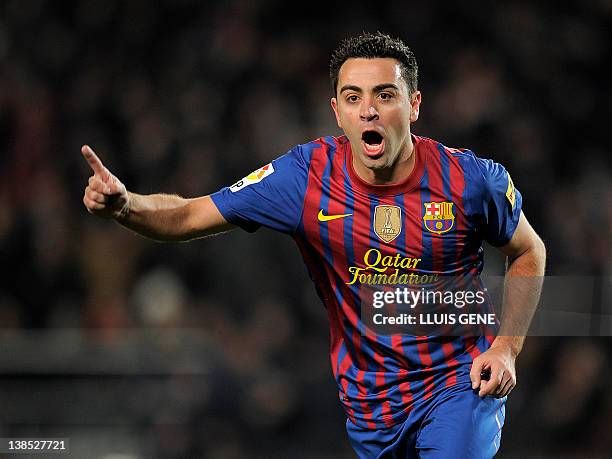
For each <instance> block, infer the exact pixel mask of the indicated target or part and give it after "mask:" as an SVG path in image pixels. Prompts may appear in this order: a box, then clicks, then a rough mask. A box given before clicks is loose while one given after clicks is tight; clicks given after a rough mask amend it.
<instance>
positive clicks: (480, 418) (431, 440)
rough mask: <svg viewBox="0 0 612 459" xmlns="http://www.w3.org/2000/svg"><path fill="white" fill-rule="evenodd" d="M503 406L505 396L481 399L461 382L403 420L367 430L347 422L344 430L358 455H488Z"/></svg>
mask: <svg viewBox="0 0 612 459" xmlns="http://www.w3.org/2000/svg"><path fill="white" fill-rule="evenodd" d="M505 405H506V397H504V398H502V399H497V398H493V397H485V398H480V397H479V396H478V392H477V391H475V390H472V387H471V385H470V384H469V383H467V384H466V383H459V384H457V385H455V386H451V387H448V388H445V389H443V390H441V391H439V392H437V393H435V394H434V395H432V396H431V397H430V398H429V399H427V400H424V401H419V402H417V403H415V405H414V408H413V410H412V411H411V412H410V414H409V416H408V418H407V419H406V420H405V421H404V422H403V423H400V424H397V425H395V426H393V427H389V428H385V429H379V430H370V429H366V428H362V427H358V426H356V425H355V424H353V423H352V422H351V421H350V420H347V423H346V430H347V432H348V435H349V440H350V442H351V445H352V446H353V448H354V449H355V451H356V452H357V455H358V456H359V457H360V458H362V459H366V458H367V459H374V458H379V459H383V458H384V459H399V458H401V459H412V458H415V459H416V458H427V459H434V458H435V459H447V458H451V457H452V458H453V459H481V458H482V459H484V458H487V459H488V458H491V457H493V456H495V454H496V453H497V450H498V449H499V445H500V441H501V430H502V426H503V425H504V418H505Z"/></svg>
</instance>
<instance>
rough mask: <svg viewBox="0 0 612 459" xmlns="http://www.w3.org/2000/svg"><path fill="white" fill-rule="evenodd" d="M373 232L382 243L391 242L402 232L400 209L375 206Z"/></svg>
mask: <svg viewBox="0 0 612 459" xmlns="http://www.w3.org/2000/svg"><path fill="white" fill-rule="evenodd" d="M374 232H375V233H376V235H377V236H378V237H379V238H380V239H381V240H382V241H384V242H391V241H392V240H393V239H395V238H396V237H397V236H399V234H400V233H401V232H402V209H400V208H399V207H398V206H376V208H375V209H374Z"/></svg>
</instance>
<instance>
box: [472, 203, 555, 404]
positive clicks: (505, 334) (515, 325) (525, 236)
mask: <svg viewBox="0 0 612 459" xmlns="http://www.w3.org/2000/svg"><path fill="white" fill-rule="evenodd" d="M500 250H501V251H502V252H503V253H504V254H505V255H506V256H507V257H508V270H507V272H506V277H505V282H504V300H503V302H504V305H503V312H502V318H501V328H500V330H499V333H498V336H497V337H496V338H495V340H494V341H493V344H492V345H491V348H490V349H489V350H487V351H486V352H484V353H482V354H481V355H479V356H478V357H477V358H476V359H474V363H473V364H472V370H471V372H470V378H471V380H472V388H473V389H477V388H480V390H479V395H480V396H481V397H484V396H485V395H494V396H496V397H504V396H505V395H508V393H509V392H510V391H511V390H512V389H513V388H514V386H515V385H516V371H515V360H516V356H517V355H518V354H519V352H521V349H522V348H523V342H524V341H525V336H526V335H527V331H528V330H529V325H530V324H531V319H532V318H533V314H534V313H535V309H536V306H537V304H538V301H539V299H540V293H541V291H542V282H543V277H544V267H545V265H546V249H545V247H544V243H543V242H542V240H541V239H540V238H539V237H538V235H537V234H536V232H535V231H534V230H533V228H532V227H531V225H530V224H529V222H528V221H527V219H526V218H525V216H524V215H523V213H522V212H521V216H520V219H519V223H518V227H517V229H516V231H515V232H514V235H513V236H512V239H511V240H510V242H509V243H508V244H506V245H505V246H503V247H501V249H500ZM483 370H490V372H491V375H490V378H489V380H488V381H481V377H480V373H481V371H483Z"/></svg>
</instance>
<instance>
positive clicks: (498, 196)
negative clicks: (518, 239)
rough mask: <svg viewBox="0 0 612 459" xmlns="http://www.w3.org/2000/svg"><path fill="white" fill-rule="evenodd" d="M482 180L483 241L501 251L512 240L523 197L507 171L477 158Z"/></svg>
mask: <svg viewBox="0 0 612 459" xmlns="http://www.w3.org/2000/svg"><path fill="white" fill-rule="evenodd" d="M476 161H477V165H478V168H479V169H480V173H481V174H482V175H481V176H482V177H483V178H484V183H483V187H482V207H481V211H482V215H483V222H484V228H483V229H484V235H483V236H484V239H485V240H486V241H487V242H488V243H489V244H491V245H493V246H495V247H501V246H503V245H505V244H507V243H508V242H510V239H512V235H513V234H514V231H515V230H516V227H517V225H518V222H519V217H520V215H521V207H522V203H523V200H522V197H521V193H519V191H518V190H517V189H516V188H515V187H514V184H513V183H512V179H511V178H510V174H509V173H508V171H507V170H506V169H505V168H504V166H502V165H501V164H499V163H496V162H494V161H492V160H490V159H481V158H476Z"/></svg>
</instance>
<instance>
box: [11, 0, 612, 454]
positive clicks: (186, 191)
mask: <svg viewBox="0 0 612 459" xmlns="http://www.w3.org/2000/svg"><path fill="white" fill-rule="evenodd" d="M500 3H502V2H452V3H451V2H443V1H429V2H397V3H390V2H387V3H381V2H368V3H367V4H366V3H357V4H353V3H351V2H346V3H338V4H335V3H334V2H325V3H324V4H317V3H308V4H307V5H306V6H305V7H304V6H303V5H299V6H297V8H296V5H292V4H290V2H280V1H258V2H249V1H246V0H245V1H233V2H218V3H210V4H208V3H207V4H206V6H205V5H204V2H197V1H189V0H181V1H175V2H151V1H141V0H138V1H129V2H120V1H117V0H106V1H94V0H89V1H79V2H76V1H64V2H52V1H44V0H40V1H18V0H11V1H6V2H2V3H1V4H0V251H1V252H0V254H1V260H2V267H3V275H2V277H1V280H0V437H14V436H28V437H35V436H37V437H43V436H61V437H70V439H71V448H72V451H73V454H72V457H84V458H107V459H109V458H112V457H115V458H116V457H121V458H123V459H128V458H129V459H136V458H148V457H158V458H177V457H206V458H230V459H231V458H243V457H245V458H246V457H249V458H251V457H252V458H280V457H292V458H314V457H316V458H326V457H327V458H335V457H346V458H348V457H352V453H351V449H350V447H349V445H348V441H347V439H346V434H345V431H344V417H343V413H342V412H341V408H340V404H339V402H338V401H337V395H336V389H335V385H334V382H333V377H332V374H331V368H330V364H329V356H328V340H329V337H328V331H327V323H326V316H325V311H324V309H323V307H322V305H321V304H320V303H319V301H318V299H317V298H316V297H315V295H314V288H313V287H312V286H311V285H310V281H309V280H308V278H307V276H306V273H305V268H304V267H303V264H302V262H301V259H300V257H299V255H298V252H297V250H296V249H295V247H293V244H292V242H291V241H290V240H289V239H288V238H285V237H283V236H282V235H280V234H274V233H272V232H270V231H268V230H260V231H259V232H257V233H256V234H255V235H248V234H246V233H243V232H241V231H234V232H232V233H231V234H229V235H223V236H219V237H217V238H213V239H209V240H202V241H195V242H191V243H188V244H158V243H154V242H151V241H148V240H146V239H143V238H140V237H138V236H135V235H133V234H132V233H130V232H128V231H126V230H124V229H122V228H121V227H119V225H117V224H115V223H112V222H108V221H102V220H99V219H96V218H95V217H92V216H90V215H89V214H87V212H86V211H85V209H84V207H83V205H82V202H81V198H82V194H83V189H84V187H85V185H86V183H87V178H88V176H89V169H88V167H87V164H86V163H85V161H84V160H83V159H82V158H81V156H80V153H79V149H80V146H81V145H82V144H83V143H88V144H90V145H91V146H92V147H93V148H94V149H95V150H96V152H97V153H98V154H99V156H100V157H101V158H102V160H103V161H104V162H105V164H106V165H107V166H108V167H109V168H110V169H111V170H112V171H113V172H114V173H115V174H116V175H118V176H119V177H120V178H121V179H122V180H123V181H124V183H125V184H126V185H127V187H128V189H129V190H132V191H135V192H139V193H149V192H157V191H164V192H170V193H179V194H181V195H184V196H197V195H201V194H207V193H211V192H213V191H216V190H217V189H219V188H220V187H222V186H226V185H230V184H231V183H233V182H234V181H236V180H237V179H239V178H240V177H243V176H244V175H246V174H248V173H249V172H250V171H251V170H253V169H255V168H257V167H259V166H261V165H262V164H265V163H267V162H269V161H270V160H271V159H273V158H275V157H277V156H279V155H280V154H282V153H284V152H285V151H287V150H288V149H289V148H291V147H292V146H293V145H295V144H297V143H305V142H307V141H309V140H311V139H314V138H317V137H320V136H322V135H328V134H334V135H335V134H338V133H339V131H338V129H337V127H336V126H335V122H334V119H333V116H332V111H331V109H330V107H329V99H330V97H331V95H332V94H331V89H330V85H329V82H328V74H327V70H328V61H329V56H330V54H331V52H332V50H333V48H334V47H335V46H336V45H337V43H338V41H339V40H340V39H342V38H344V37H345V36H347V35H351V34H355V33H359V32H361V31H364V30H365V31H376V30H383V31H385V32H387V33H390V34H391V35H394V36H399V37H400V38H402V39H403V40H404V41H405V42H406V43H407V44H409V46H411V47H412V48H413V50H414V52H415V54H416V56H417V60H418V62H419V66H420V84H419V86H420V90H421V91H422V93H423V104H422V106H421V118H420V120H419V121H418V122H417V123H416V124H415V125H414V126H413V131H414V132H415V133H416V134H418V135H425V136H429V137H432V138H435V139H437V140H440V141H442V142H443V143H445V144H447V145H449V146H453V147H469V148H470V149H472V150H473V151H475V152H476V153H477V154H478V155H480V156H482V157H491V158H494V159H495V160H496V161H498V162H501V163H502V164H504V165H505V166H506V167H507V168H508V169H509V171H510V172H511V173H512V177H513V180H514V183H515V184H516V186H517V188H518V189H519V190H520V191H521V192H522V194H523V199H524V207H523V209H524V211H525V214H526V215H527V217H528V218H529V220H530V221H531V223H532V224H533V226H534V227H535V228H536V230H537V231H538V232H539V233H540V234H541V236H542V238H543V239H544V241H545V242H546V244H547V248H548V273H549V274H551V275H580V276H609V273H610V266H611V264H612V256H611V250H610V249H611V246H612V244H611V241H612V231H611V227H612V225H611V223H612V186H611V174H612V172H611V164H610V147H609V139H608V137H609V130H610V126H611V124H610V111H611V108H612V90H611V86H610V78H609V73H608V72H607V71H605V70H604V68H603V66H604V63H605V62H606V61H608V63H609V60H610V54H611V53H610V46H611V40H610V39H611V33H610V30H612V2H610V1H609V0H608V1H606V0H586V1H580V2H554V3H552V2H551V3H548V2H519V1H509V2H503V4H500ZM552 5H555V6H552ZM489 253H491V251H490V250H489ZM490 258H491V259H490V263H489V267H488V268H487V269H488V270H489V271H496V270H497V271H498V270H500V269H502V268H501V266H502V264H501V260H500V259H499V257H498V256H493V257H490ZM604 279H606V278H604ZM607 279H608V281H609V277H608V278H607ZM584 299H585V302H590V301H591V292H588V293H585V298H584ZM606 306H608V307H609V305H606ZM595 334H607V335H608V336H606V337H601V336H600V337H594V336H590V337H589V336H585V337H571V338H570V337H545V338H544V337H539V338H533V337H532V338H528V340H527V343H526V346H525V349H524V351H523V353H522V354H521V355H520V357H519V359H518V387H517V388H516V390H515V391H514V392H513V394H512V396H511V397H510V399H509V402H508V405H507V420H506V426H505V428H504V434H503V437H502V446H501V450H500V453H499V457H500V458H515V457H516V458H518V457H521V458H536V457H537V458H599V457H602V458H603V457H608V456H607V454H609V451H610V449H611V447H612V440H611V438H610V432H612V390H611V385H610V377H611V374H610V363H611V362H610V360H611V359H610V357H611V352H610V344H611V340H610V338H609V335H610V333H609V332H607V333H606V332H605V331H604V332H603V333H602V332H601V330H599V332H598V333H595ZM605 451H608V453H605ZM113 454H117V455H118V454H123V455H122V456H113ZM24 457H25V456H24Z"/></svg>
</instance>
